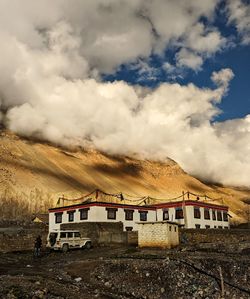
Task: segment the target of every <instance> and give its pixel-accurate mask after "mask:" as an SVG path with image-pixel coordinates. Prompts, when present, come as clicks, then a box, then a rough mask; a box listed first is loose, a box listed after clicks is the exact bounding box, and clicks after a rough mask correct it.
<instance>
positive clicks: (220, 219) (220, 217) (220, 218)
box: [217, 211, 222, 221]
mask: <svg viewBox="0 0 250 299" xmlns="http://www.w3.org/2000/svg"><path fill="white" fill-rule="evenodd" d="M217 220H218V221H222V214H221V211H217Z"/></svg>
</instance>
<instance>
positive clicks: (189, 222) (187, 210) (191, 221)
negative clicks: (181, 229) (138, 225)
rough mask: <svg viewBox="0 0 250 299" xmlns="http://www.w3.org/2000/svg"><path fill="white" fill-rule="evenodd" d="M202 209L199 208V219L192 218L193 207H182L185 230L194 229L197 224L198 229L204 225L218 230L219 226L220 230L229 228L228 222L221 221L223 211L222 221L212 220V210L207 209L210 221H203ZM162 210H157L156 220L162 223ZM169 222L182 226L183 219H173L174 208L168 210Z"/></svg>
mask: <svg viewBox="0 0 250 299" xmlns="http://www.w3.org/2000/svg"><path fill="white" fill-rule="evenodd" d="M204 209H205V208H203V207H200V213H201V218H200V219H197V218H194V206H192V205H188V206H185V207H184V216H185V220H186V221H185V227H186V228H195V224H199V225H200V228H206V225H209V226H210V228H218V227H219V226H221V227H222V228H229V221H223V211H221V212H222V221H218V220H213V217H212V209H209V213H210V220H208V219H204ZM163 210H164V209H162V208H161V209H157V219H158V221H163ZM168 211H169V221H174V222H177V223H179V224H184V219H175V208H169V209H168ZM216 218H217V210H216Z"/></svg>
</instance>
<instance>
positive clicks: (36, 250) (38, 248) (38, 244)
mask: <svg viewBox="0 0 250 299" xmlns="http://www.w3.org/2000/svg"><path fill="white" fill-rule="evenodd" d="M41 248H42V238H41V236H40V235H39V236H38V237H37V238H36V240H35V244H34V256H35V257H39V256H40V255H41Z"/></svg>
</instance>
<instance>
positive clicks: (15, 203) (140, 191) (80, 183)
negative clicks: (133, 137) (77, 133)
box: [0, 131, 250, 220]
mask: <svg viewBox="0 0 250 299" xmlns="http://www.w3.org/2000/svg"><path fill="white" fill-rule="evenodd" d="M96 188H98V189H101V190H104V191H106V192H108V193H119V192H123V193H124V194H125V197H126V194H129V195H132V196H135V198H134V197H131V196H127V198H128V199H129V200H130V202H131V200H132V201H133V200H134V201H135V203H136V202H138V198H137V199H136V196H137V197H140V196H147V195H149V196H152V197H156V198H172V197H176V196H179V195H180V194H181V193H182V191H190V192H192V193H195V194H206V195H208V196H210V197H211V198H221V199H220V200H219V201H212V202H215V203H216V202H217V203H224V204H227V205H229V206H230V208H231V215H232V216H233V217H234V218H235V219H236V220H243V219H244V217H245V216H246V215H245V210H246V205H245V204H244V203H243V202H242V200H244V199H246V198H250V191H249V190H237V189H232V188H225V187H218V186H209V185H206V184H204V183H202V182H200V181H199V180H197V179H196V178H193V177H192V176H190V175H188V174H187V173H185V172H184V171H183V170H182V169H181V168H180V166H179V165H178V164H177V163H175V162H174V161H172V160H170V159H168V160H166V161H165V162H155V161H148V160H140V159H137V158H129V157H125V156H115V157H114V156H109V155H107V154H104V153H100V152H97V151H94V150H88V151H86V150H83V149H79V148H78V149H71V150H69V149H63V148H59V147H54V146H52V145H49V144H45V143H42V142H38V141H31V140H27V139H24V138H21V137H18V136H16V135H15V134H12V133H11V132H7V131H1V133H0V200H1V201H0V206H1V215H0V216H1V217H5V218H7V217H8V218H9V217H13V218H15V217H17V216H20V215H23V214H27V213H31V212H37V211H44V210H46V209H47V208H48V207H50V206H54V205H55V204H56V201H57V199H58V197H59V196H63V195H64V196H65V197H67V198H76V197H79V196H81V195H82V194H87V193H89V192H91V191H93V190H94V189H96ZM190 198H191V199H192V198H195V197H192V196H191V197H190Z"/></svg>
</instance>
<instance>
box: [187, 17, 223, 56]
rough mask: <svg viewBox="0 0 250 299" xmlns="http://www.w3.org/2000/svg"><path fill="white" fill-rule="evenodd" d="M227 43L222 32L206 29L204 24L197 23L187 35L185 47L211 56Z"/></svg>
mask: <svg viewBox="0 0 250 299" xmlns="http://www.w3.org/2000/svg"><path fill="white" fill-rule="evenodd" d="M225 43H226V40H225V38H223V37H222V36H221V34H220V32H219V31H218V30H217V29H215V28H210V29H209V30H206V29H205V26H204V24H202V23H197V24H195V25H194V26H193V27H192V28H191V29H190V32H188V33H187V36H186V40H185V41H184V45H185V46H186V47H188V48H189V49H192V50H194V51H196V52H198V53H204V54H206V55H211V54H213V53H215V52H217V51H218V50H220V49H221V47H222V46H223V45H224V44H225Z"/></svg>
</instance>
